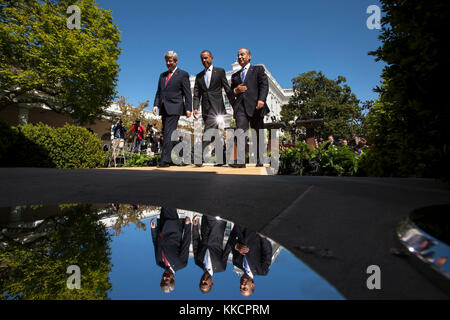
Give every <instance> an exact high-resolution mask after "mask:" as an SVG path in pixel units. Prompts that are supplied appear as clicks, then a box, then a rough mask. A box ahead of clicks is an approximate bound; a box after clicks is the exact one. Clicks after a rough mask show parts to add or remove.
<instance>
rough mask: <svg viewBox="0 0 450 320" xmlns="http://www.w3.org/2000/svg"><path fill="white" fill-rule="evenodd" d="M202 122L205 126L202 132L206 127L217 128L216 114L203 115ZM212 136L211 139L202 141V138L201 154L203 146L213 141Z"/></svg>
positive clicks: (203, 149)
mask: <svg viewBox="0 0 450 320" xmlns="http://www.w3.org/2000/svg"><path fill="white" fill-rule="evenodd" d="M203 123H204V125H205V128H204V130H203V132H206V131H207V130H208V129H219V124H218V123H217V117H216V116H205V117H203ZM214 139H215V137H214V138H212V139H211V141H203V139H202V154H203V152H204V151H205V148H206V147H207V146H208V145H209V144H210V143H211V142H214Z"/></svg>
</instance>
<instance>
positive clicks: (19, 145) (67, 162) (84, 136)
mask: <svg viewBox="0 0 450 320" xmlns="http://www.w3.org/2000/svg"><path fill="white" fill-rule="evenodd" d="M103 158H104V153H103V150H102V147H101V141H100V139H99V138H98V137H97V136H96V135H94V134H92V133H90V132H89V131H88V130H87V129H86V128H83V127H79V126H74V125H69V124H66V125H65V126H64V127H62V128H54V127H50V126H48V125H45V124H43V123H38V124H35V125H33V124H27V125H23V126H18V127H10V126H9V125H7V124H6V123H4V122H1V121H0V166H3V167H45V168H66V169H75V168H97V167H101V166H102V164H103Z"/></svg>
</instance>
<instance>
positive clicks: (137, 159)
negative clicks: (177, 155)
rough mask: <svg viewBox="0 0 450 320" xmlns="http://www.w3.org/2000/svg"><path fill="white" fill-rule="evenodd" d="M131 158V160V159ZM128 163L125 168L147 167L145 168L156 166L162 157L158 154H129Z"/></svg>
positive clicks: (127, 156)
mask: <svg viewBox="0 0 450 320" xmlns="http://www.w3.org/2000/svg"><path fill="white" fill-rule="evenodd" d="M129 157H130V158H129ZM126 158H127V161H126V163H125V167H145V166H156V164H157V163H158V161H159V159H160V158H161V155H159V154H157V155H154V156H148V155H146V154H138V153H133V154H131V155H130V154H128V155H126Z"/></svg>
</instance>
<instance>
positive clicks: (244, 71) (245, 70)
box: [241, 68, 247, 82]
mask: <svg viewBox="0 0 450 320" xmlns="http://www.w3.org/2000/svg"><path fill="white" fill-rule="evenodd" d="M246 73H247V69H245V68H243V69H242V71H241V80H242V82H244V80H245V74H246Z"/></svg>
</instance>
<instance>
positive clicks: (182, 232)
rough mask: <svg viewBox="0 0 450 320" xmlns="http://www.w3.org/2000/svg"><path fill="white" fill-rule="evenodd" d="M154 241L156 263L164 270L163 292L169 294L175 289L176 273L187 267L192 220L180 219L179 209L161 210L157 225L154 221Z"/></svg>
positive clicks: (163, 208) (165, 208) (152, 224)
mask: <svg viewBox="0 0 450 320" xmlns="http://www.w3.org/2000/svg"><path fill="white" fill-rule="evenodd" d="M150 226H151V228H152V240H153V246H154V248H155V261H156V264H157V265H158V266H160V267H161V268H163V269H164V273H163V275H162V279H161V284H160V287H161V290H162V291H164V292H166V293H169V292H171V291H173V289H174V287H175V272H176V271H178V270H180V269H182V268H184V267H186V265H187V263H188V258H189V245H190V243H191V220H190V219H189V217H186V219H185V220H184V223H183V220H182V219H179V216H178V212H177V209H175V208H167V207H162V208H161V215H160V218H159V219H158V221H157V224H155V221H154V220H152V222H151V224H150Z"/></svg>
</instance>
